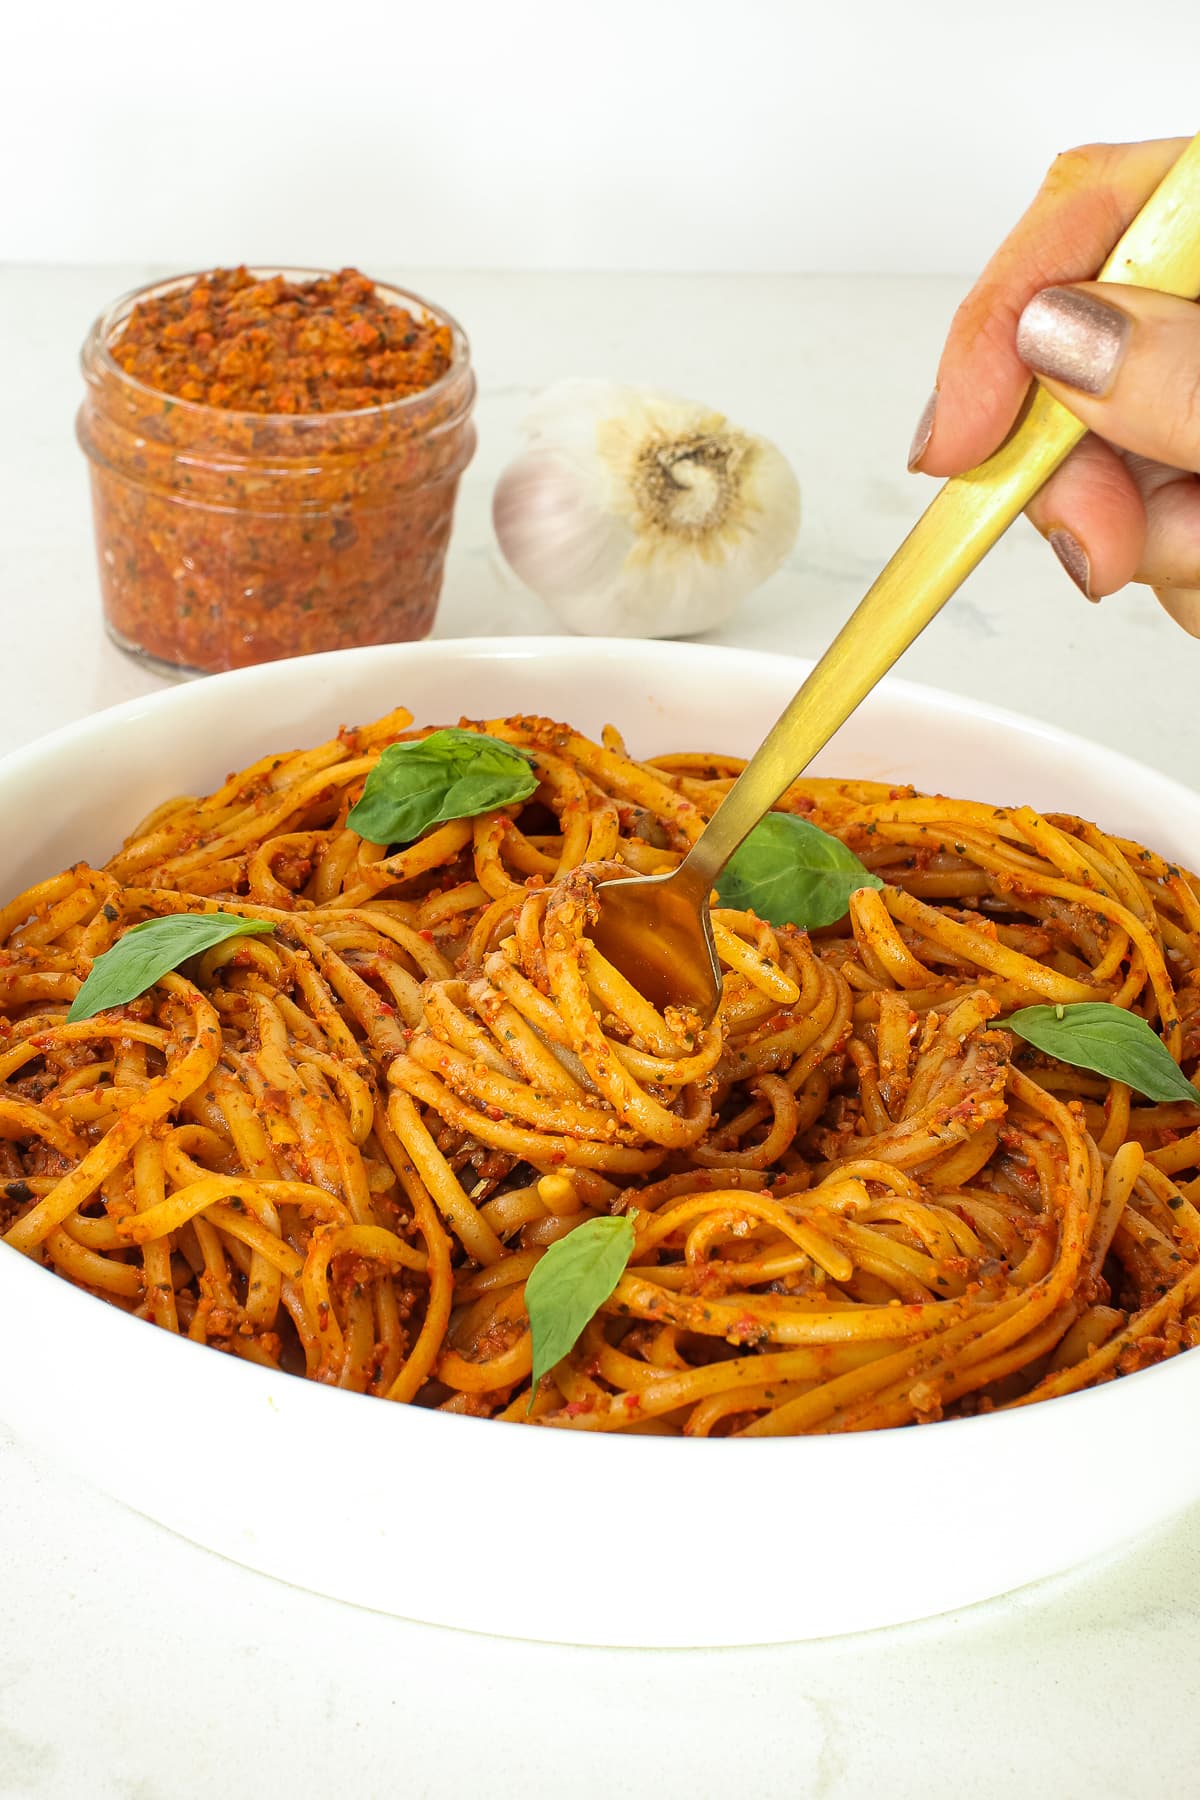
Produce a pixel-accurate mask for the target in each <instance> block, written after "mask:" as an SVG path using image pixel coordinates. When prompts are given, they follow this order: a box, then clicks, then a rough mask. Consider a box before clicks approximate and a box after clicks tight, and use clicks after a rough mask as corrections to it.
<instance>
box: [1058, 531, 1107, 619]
mask: <svg viewBox="0 0 1200 1800" xmlns="http://www.w3.org/2000/svg"><path fill="white" fill-rule="evenodd" d="M1047 542H1048V543H1049V545H1050V548H1051V549H1052V550H1053V552H1054V554H1055V556H1057V558H1058V560H1059V562H1060V563H1061V564H1062V566H1063V568H1064V569H1065V570H1066V571H1067V574H1068V575H1069V576H1070V577H1071V580H1072V581H1073V582H1074V583H1075V586H1076V587H1077V588H1078V589H1079V591H1080V593H1081V594H1082V595H1083V596H1084V598H1085V599H1086V600H1090V601H1091V602H1092V604H1093V605H1095V604H1096V602H1097V599H1098V596H1097V595H1096V594H1093V592H1092V588H1091V580H1092V565H1091V563H1090V562H1089V561H1088V553H1087V551H1086V550H1085V549H1084V547H1083V545H1082V544H1081V543H1080V541H1079V539H1078V538H1077V537H1072V535H1071V533H1070V532H1069V531H1064V530H1063V529H1062V527H1061V526H1058V527H1056V528H1055V530H1053V531H1052V532H1051V533H1050V535H1049V538H1048V539H1047Z"/></svg>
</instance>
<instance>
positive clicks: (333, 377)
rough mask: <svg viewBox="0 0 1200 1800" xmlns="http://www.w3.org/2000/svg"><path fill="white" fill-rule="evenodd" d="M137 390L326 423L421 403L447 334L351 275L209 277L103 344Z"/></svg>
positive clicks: (436, 375) (441, 370)
mask: <svg viewBox="0 0 1200 1800" xmlns="http://www.w3.org/2000/svg"><path fill="white" fill-rule="evenodd" d="M110 349H111V351H112V355H113V358H114V360H115V361H116V362H117V363H118V364H119V365H120V367H121V368H122V369H124V371H125V373H126V374H127V375H132V376H134V377H135V378H136V379H137V380H138V381H141V382H144V383H145V384H146V386H147V387H152V388H158V389H159V390H160V391H161V392H162V393H165V394H173V395H175V397H176V398H177V399H180V400H194V401H197V402H199V403H200V404H201V405H204V406H218V407H221V408H223V409H225V410H227V411H230V412H256V413H309V412H316V413H329V412H353V411H356V410H357V409H359V408H360V407H364V406H382V405H385V404H386V403H387V402H388V401H391V400H403V399H406V398H407V397H408V396H409V395H410V394H419V393H422V392H423V391H424V390H425V389H426V388H428V387H432V386H433V384H434V382H435V381H440V380H441V378H442V376H443V375H444V374H445V373H446V371H447V370H448V369H449V367H450V362H451V358H452V355H453V343H452V338H451V332H450V327H449V326H448V325H443V324H441V323H440V322H438V321H435V320H433V319H426V318H416V317H414V315H413V314H412V313H410V312H406V311H405V310H404V309H403V308H401V307H398V306H392V305H389V303H388V302H387V301H385V300H384V299H382V298H381V297H380V295H379V294H377V293H376V291H375V283H374V282H373V281H371V280H370V279H369V278H368V277H367V276H366V275H360V274H359V272H358V270H357V269H342V270H341V271H340V273H339V274H337V275H323V276H320V277H318V278H317V279H316V280H313V281H300V282H295V281H289V280H287V279H286V277H285V276H283V275H271V276H268V277H266V278H265V279H259V278H257V277H255V276H254V275H251V273H250V271H249V270H248V269H245V268H240V269H215V270H214V271H213V273H212V274H211V275H201V276H199V277H198V278H197V280H195V281H194V282H193V283H192V284H191V286H190V287H185V288H176V289H174V291H172V292H168V293H166V294H159V295H155V296H152V297H150V298H149V299H146V300H141V301H139V302H138V304H137V305H136V306H135V307H134V309H133V311H132V312H131V313H130V315H129V318H128V319H127V320H126V322H125V324H124V326H123V327H122V328H121V331H120V333H119V334H118V336H117V337H116V339H115V340H114V342H113V343H112V344H111V345H110Z"/></svg>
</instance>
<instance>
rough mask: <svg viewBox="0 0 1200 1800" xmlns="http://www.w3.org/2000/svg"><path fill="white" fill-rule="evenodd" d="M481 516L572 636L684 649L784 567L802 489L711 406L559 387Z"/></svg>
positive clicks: (582, 386)
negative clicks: (487, 517)
mask: <svg viewBox="0 0 1200 1800" xmlns="http://www.w3.org/2000/svg"><path fill="white" fill-rule="evenodd" d="M524 431H525V434H526V436H527V437H528V439H529V447H528V449H527V450H525V451H524V452H523V454H521V455H520V456H518V457H517V458H516V460H515V461H514V462H512V463H510V464H509V466H508V468H507V469H506V470H505V471H504V474H503V475H502V476H501V478H500V480H499V482H498V484H497V487H496V493H495V498H494V501H493V506H492V517H493V521H494V523H495V528H496V536H497V538H498V540H499V543H500V548H501V550H502V551H503V553H504V557H505V560H506V561H507V562H508V564H509V566H510V568H512V569H513V570H514V572H515V573H516V574H517V575H519V576H520V578H521V580H522V581H524V582H525V583H526V584H527V585H528V586H529V587H531V588H532V589H533V591H534V592H535V593H536V594H538V595H540V596H541V598H542V599H543V600H544V601H545V602H546V604H547V605H548V606H549V607H550V608H551V609H552V610H553V611H554V613H555V614H556V615H557V617H558V618H559V619H561V620H562V622H563V623H564V624H565V625H567V626H568V627H569V628H570V629H571V630H572V631H575V632H578V633H580V634H581V635H584V636H600V637H684V636H688V635H690V634H692V633H694V632H700V631H711V630H713V629H714V627H716V626H718V625H721V624H723V623H724V621H725V620H726V619H727V618H728V617H729V616H730V614H731V613H732V612H733V611H734V610H735V608H736V607H738V606H739V605H740V604H741V602H742V601H743V600H744V599H745V598H746V596H747V594H749V593H751V592H752V591H753V590H754V589H755V588H756V587H759V586H760V585H761V584H762V583H763V582H764V581H765V580H766V579H767V577H768V576H769V575H773V574H774V573H775V571H776V569H778V568H779V566H780V564H781V563H782V562H783V561H784V559H785V558H786V557H787V555H788V552H789V551H790V550H791V548H792V545H793V544H794V543H795V541H796V532H797V530H798V529H799V525H800V487H799V483H798V482H797V480H796V477H795V475H794V473H793V471H792V468H791V466H790V464H789V463H788V462H787V460H786V458H785V457H784V456H783V454H782V453H781V452H780V451H779V450H777V449H776V447H775V445H774V444H770V443H768V442H767V441H766V439H765V438H760V437H754V436H752V435H751V434H750V433H749V432H746V431H742V430H740V429H739V428H738V427H737V426H735V425H731V424H730V422H729V420H728V419H727V418H725V416H724V414H722V413H719V412H714V411H713V410H712V409H711V407H705V406H700V405H697V404H696V403H695V402H693V401H691V400H681V399H678V398H677V397H676V396H674V395H672V394H662V393H657V392H655V391H653V390H651V389H647V388H635V387H629V386H621V385H618V384H617V383H613V382H607V381H562V382H558V383H557V384H556V385H555V386H554V387H552V388H548V389H547V390H546V392H545V393H544V394H543V395H542V396H541V397H540V399H539V401H538V402H537V404H536V405H535V406H534V408H533V410H532V411H531V412H530V414H529V416H528V417H527V418H526V420H525V421H524Z"/></svg>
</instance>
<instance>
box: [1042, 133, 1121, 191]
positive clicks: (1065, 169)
mask: <svg viewBox="0 0 1200 1800" xmlns="http://www.w3.org/2000/svg"><path fill="white" fill-rule="evenodd" d="M1111 156H1112V145H1111V144H1076V145H1075V147H1074V148H1073V149H1071V150H1060V151H1059V153H1058V155H1057V156H1056V157H1055V158H1054V161H1053V162H1052V163H1051V164H1050V167H1049V169H1048V170H1047V172H1046V179H1045V181H1044V182H1043V184H1042V185H1043V187H1044V188H1045V189H1046V190H1047V191H1050V192H1061V191H1062V190H1064V189H1072V188H1080V187H1087V186H1089V185H1091V184H1092V183H1093V182H1094V181H1095V180H1096V178H1097V176H1098V175H1099V174H1100V173H1101V171H1102V170H1104V169H1105V168H1106V167H1107V165H1108V162H1109V159H1110V157H1111Z"/></svg>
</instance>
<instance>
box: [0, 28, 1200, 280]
mask: <svg viewBox="0 0 1200 1800" xmlns="http://www.w3.org/2000/svg"><path fill="white" fill-rule="evenodd" d="M1198 53H1200V11H1198V9H1197V8H1196V7H1195V6H1194V5H1193V4H1192V0H1145V3H1141V4H1130V0H1007V3H1006V4H1004V5H1003V6H1002V7H996V6H987V5H983V4H980V3H979V0H907V3H905V4H900V3H897V0H824V3H823V4H820V5H818V4H813V3H812V0H455V3H453V4H451V3H449V0H288V3H287V4H284V3H283V0H204V4H203V5H201V6H195V5H190V4H187V0H112V3H111V4H108V5H102V4H97V3H96V0H86V4H76V0H34V3H33V4H26V5H24V6H21V7H19V8H18V7H17V6H15V5H14V6H13V7H12V8H11V10H10V11H9V13H8V16H7V17H6V19H5V22H4V26H3V33H2V37H0V168H2V169H3V171H4V174H3V177H2V178H0V259H3V260H10V261H11V260H22V261H80V262H149V263H154V264H168V265H171V266H173V267H199V266H202V265H208V264H212V263H215V262H221V261H224V262H230V261H241V260H249V261H258V262H263V263H266V262H272V261H279V262H287V261H289V260H290V261H293V262H309V263H319V264H331V265H339V264H342V263H347V262H356V263H359V264H361V265H363V266H364V267H366V268H368V269H371V266H372V265H377V266H379V267H387V268H406V267H414V266H425V267H435V268H443V269H455V268H464V269H471V268H493V269H502V268H587V269H591V268H597V269H694V270H739V269H747V270H781V271H787V270H795V271H801V272H807V271H825V270H836V271H875V270H881V271H899V272H909V271H916V272H945V271H952V272H958V271H965V270H972V269H974V268H976V267H977V266H978V265H979V264H980V262H981V261H982V260H983V259H984V257H985V256H986V254H987V252H988V251H989V250H990V249H991V248H992V246H993V245H994V243H995V242H996V240H997V237H998V236H999V235H1000V233H1001V232H1002V231H1003V229H1004V228H1006V227H1007V225H1008V224H1009V223H1010V222H1011V221H1012V219H1013V218H1014V217H1015V216H1016V215H1017V213H1018V212H1019V211H1020V210H1021V209H1022V207H1023V206H1024V205H1025V203H1026V201H1027V200H1028V198H1029V197H1030V195H1031V194H1032V192H1033V190H1034V188H1035V187H1036V185H1037V182H1038V180H1039V178H1040V176H1041V173H1042V172H1043V170H1044V168H1045V166H1046V164H1047V163H1048V162H1049V161H1050V159H1051V157H1052V156H1053V155H1054V153H1055V152H1056V151H1058V150H1061V149H1066V148H1068V147H1069V146H1070V145H1072V144H1075V143H1081V142H1087V141H1089V140H1094V139H1101V138H1107V139H1121V138H1140V137H1154V136H1164V135H1174V134H1176V133H1180V134H1183V133H1189V134H1190V133H1191V132H1192V131H1194V130H1195V129H1196V126H1197V123H1198V117H1197V115H1198V112H1200V98H1198V94H1197V68H1198V66H1200V54H1198Z"/></svg>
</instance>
